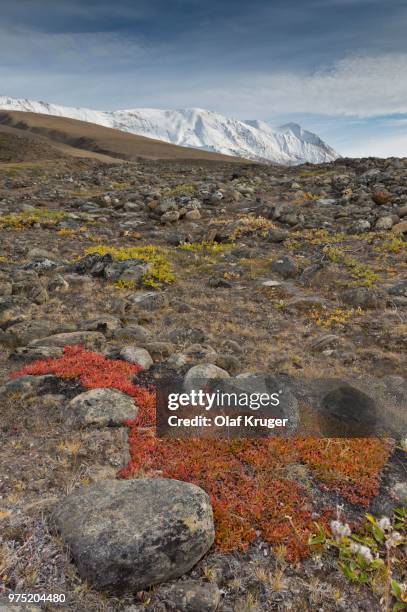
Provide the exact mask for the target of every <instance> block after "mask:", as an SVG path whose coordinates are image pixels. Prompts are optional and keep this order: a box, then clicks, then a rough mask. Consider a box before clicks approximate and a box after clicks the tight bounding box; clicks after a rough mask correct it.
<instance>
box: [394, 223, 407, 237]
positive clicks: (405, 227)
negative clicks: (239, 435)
mask: <svg viewBox="0 0 407 612" xmlns="http://www.w3.org/2000/svg"><path fill="white" fill-rule="evenodd" d="M392 231H393V232H394V233H395V234H407V221H400V223H397V224H396V225H393V227H392Z"/></svg>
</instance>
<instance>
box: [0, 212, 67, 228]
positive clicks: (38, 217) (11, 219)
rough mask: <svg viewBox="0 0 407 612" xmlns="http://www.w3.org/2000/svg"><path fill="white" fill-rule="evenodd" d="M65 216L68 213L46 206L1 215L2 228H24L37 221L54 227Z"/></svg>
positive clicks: (0, 225) (0, 223)
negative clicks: (49, 208)
mask: <svg viewBox="0 0 407 612" xmlns="http://www.w3.org/2000/svg"><path fill="white" fill-rule="evenodd" d="M64 217H66V213H64V212H60V211H56V210H47V209H46V208H41V209H37V210H27V211H23V212H20V213H11V214H8V215H0V229H9V230H22V229H24V228H25V227H31V226H32V225H35V224H37V223H39V224H40V225H42V226H46V227H52V226H53V225H57V224H58V223H59V222H60V221H61V220H62V219H64Z"/></svg>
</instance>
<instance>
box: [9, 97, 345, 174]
mask: <svg viewBox="0 0 407 612" xmlns="http://www.w3.org/2000/svg"><path fill="white" fill-rule="evenodd" d="M0 109H2V110H10V111H13V110H14V111H24V112H33V113H40V114H45V115H54V116H59V117H67V118H71V119H78V120H80V121H86V122H89V123H95V124H97V125H102V126H105V127H110V128H115V129H118V130H121V131H124V132H130V133H132V134H138V135H140V136H145V137H148V138H155V139H157V140H162V141H164V142H168V143H171V144H176V145H179V146H183V147H192V148H196V149H203V150H206V151H212V152H217V153H222V154H224V155H232V156H238V157H244V158H246V159H253V160H257V161H272V162H276V163H280V164H299V163H304V162H311V163H323V162H329V161H333V160H334V159H336V158H337V157H339V156H338V154H337V153H336V152H335V151H334V150H333V149H332V148H331V147H329V146H328V145H327V144H326V143H324V142H323V140H321V139H320V138H319V137H318V136H317V135H316V134H313V133H312V132H308V131H306V130H303V129H302V128H301V127H300V126H299V125H297V124H295V123H289V124H286V125H283V126H280V127H278V128H273V127H272V126H271V125H270V124H268V123H266V122H264V121H257V120H247V121H241V120H238V119H232V118H228V117H224V116H223V115H220V114H219V113H214V112H212V111H207V110H203V109H200V108H186V109H181V110H160V109H152V108H139V109H128V110H118V111H94V110H90V109H86V108H73V107H65V106H58V105H55V104H48V103H46V102H35V101H32V100H24V99H14V98H9V97H6V96H0Z"/></svg>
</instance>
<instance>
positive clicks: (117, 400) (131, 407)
mask: <svg viewBox="0 0 407 612" xmlns="http://www.w3.org/2000/svg"><path fill="white" fill-rule="evenodd" d="M67 412H68V421H70V422H71V423H72V424H77V425H84V426H97V427H120V426H121V425H123V422H124V421H127V420H128V419H134V418H135V417H136V416H137V412H138V408H137V406H136V405H135V403H134V401H133V400H132V399H131V397H129V396H128V395H125V394H124V393H121V392H120V391H116V390H115V389H91V390H90V391H86V392H85V393H81V394H80V395H77V396H76V397H74V398H73V399H72V400H71V401H70V402H69V404H68V408H67Z"/></svg>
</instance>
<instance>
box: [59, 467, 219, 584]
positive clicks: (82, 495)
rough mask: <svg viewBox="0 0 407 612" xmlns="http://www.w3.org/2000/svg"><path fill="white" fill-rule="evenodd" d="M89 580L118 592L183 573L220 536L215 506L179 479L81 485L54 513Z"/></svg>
mask: <svg viewBox="0 0 407 612" xmlns="http://www.w3.org/2000/svg"><path fill="white" fill-rule="evenodd" d="M53 521H54V523H55V525H56V526H57V528H58V529H59V531H60V533H61V535H62V537H63V539H64V540H65V542H66V543H67V544H68V546H69V548H70V550H71V552H72V555H73V558H74V560H75V562H76V565H77V567H78V571H79V573H80V575H81V577H82V579H83V580H87V581H88V582H89V583H90V584H92V585H93V586H94V587H95V588H97V589H101V590H110V591H113V592H124V591H138V590H141V589H145V588H147V587H149V586H150V585H153V584H158V583H160V582H165V581H168V580H171V579H174V578H178V577H179V576H181V575H182V574H184V573H185V572H187V571H189V570H190V569H191V568H192V567H193V566H194V565H195V564H196V563H197V562H198V561H199V559H201V557H202V556H203V555H204V554H205V553H206V552H207V551H208V550H209V548H210V547H211V545H212V543H213V540H214V526H213V515H212V508H211V505H210V501H209V497H208V495H207V494H206V493H205V492H204V491H203V490H202V489H200V488H199V487H197V486H195V485H192V484H189V483H186V482H180V481H178V480H168V479H164V478H152V479H149V478H146V479H137V480H131V481H120V480H106V481H104V482H100V483H96V484H93V485H90V486H88V487H82V488H80V489H77V490H76V491H74V492H73V493H72V494H70V495H69V496H68V497H66V498H65V499H64V500H63V501H62V502H61V503H60V504H59V505H58V506H57V508H56V510H55V511H54V513H53Z"/></svg>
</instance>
